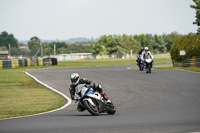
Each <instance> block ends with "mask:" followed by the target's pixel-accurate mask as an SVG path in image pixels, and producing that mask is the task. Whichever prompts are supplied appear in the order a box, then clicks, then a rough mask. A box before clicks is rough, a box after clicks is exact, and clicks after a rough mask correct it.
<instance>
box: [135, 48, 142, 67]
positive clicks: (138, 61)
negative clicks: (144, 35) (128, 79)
mask: <svg viewBox="0 0 200 133" xmlns="http://www.w3.org/2000/svg"><path fill="white" fill-rule="evenodd" d="M143 51H144V48H143V47H142V48H141V49H140V51H139V52H138V55H137V60H136V61H137V65H138V67H139V68H140V63H141V55H142V52H143ZM140 70H141V68H140Z"/></svg>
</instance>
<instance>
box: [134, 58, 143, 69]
mask: <svg viewBox="0 0 200 133" xmlns="http://www.w3.org/2000/svg"><path fill="white" fill-rule="evenodd" d="M136 61H137V65H138V67H139V69H140V71H143V69H144V62H143V61H142V59H141V56H139V57H138V59H137V60H136Z"/></svg>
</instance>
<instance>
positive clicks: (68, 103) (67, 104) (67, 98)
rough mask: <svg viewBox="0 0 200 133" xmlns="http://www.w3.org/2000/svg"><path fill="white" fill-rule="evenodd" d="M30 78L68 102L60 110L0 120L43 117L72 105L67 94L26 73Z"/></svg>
mask: <svg viewBox="0 0 200 133" xmlns="http://www.w3.org/2000/svg"><path fill="white" fill-rule="evenodd" d="M25 73H26V74H27V75H28V76H30V77H32V78H33V79H35V81H36V82H38V83H40V84H42V85H43V86H45V87H47V88H48V89H50V90H52V91H54V92H56V93H58V94H60V95H61V96H63V97H64V98H65V99H66V100H67V101H68V102H67V103H66V104H65V105H63V106H62V107H60V108H58V109H55V110H51V111H47V112H42V113H38V114H33V115H26V116H18V117H12V118H4V119H0V121H1V120H9V119H16V118H25V117H30V116H36V115H42V114H47V113H52V112H55V111H58V110H62V109H64V108H66V107H67V106H69V105H70V104H71V103H72V100H71V99H70V98H69V97H67V96H66V95H65V94H63V93H62V92H60V91H58V90H56V89H54V88H52V87H50V86H48V85H47V84H45V83H43V82H41V81H40V80H38V79H37V78H36V77H34V76H33V75H31V74H29V73H28V72H25Z"/></svg>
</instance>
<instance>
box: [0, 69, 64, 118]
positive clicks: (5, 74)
mask: <svg viewBox="0 0 200 133" xmlns="http://www.w3.org/2000/svg"><path fill="white" fill-rule="evenodd" d="M65 102H66V100H65V99H64V98H63V97H62V96H60V95H59V94H57V93H55V92H53V91H50V90H48V89H47V88H45V87H43V86H42V85H40V84H39V83H37V82H35V81H34V80H33V79H32V78H30V77H29V76H27V75H26V74H25V73H23V72H22V71H21V69H4V70H0V119H2V118H10V117H16V116H25V115H31V114H36V113H41V112H46V111H50V110H53V109H56V108H59V107H61V106H62V105H64V103H65Z"/></svg>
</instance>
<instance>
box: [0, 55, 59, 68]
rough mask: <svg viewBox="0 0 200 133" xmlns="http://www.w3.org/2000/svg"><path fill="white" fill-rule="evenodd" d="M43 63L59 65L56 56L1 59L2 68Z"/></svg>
mask: <svg viewBox="0 0 200 133" xmlns="http://www.w3.org/2000/svg"><path fill="white" fill-rule="evenodd" d="M43 65H57V59H56V58H45V59H43V58H41V57H39V58H36V59H34V60H32V62H31V59H12V60H0V69H7V68H17V67H22V66H24V67H29V66H43Z"/></svg>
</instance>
